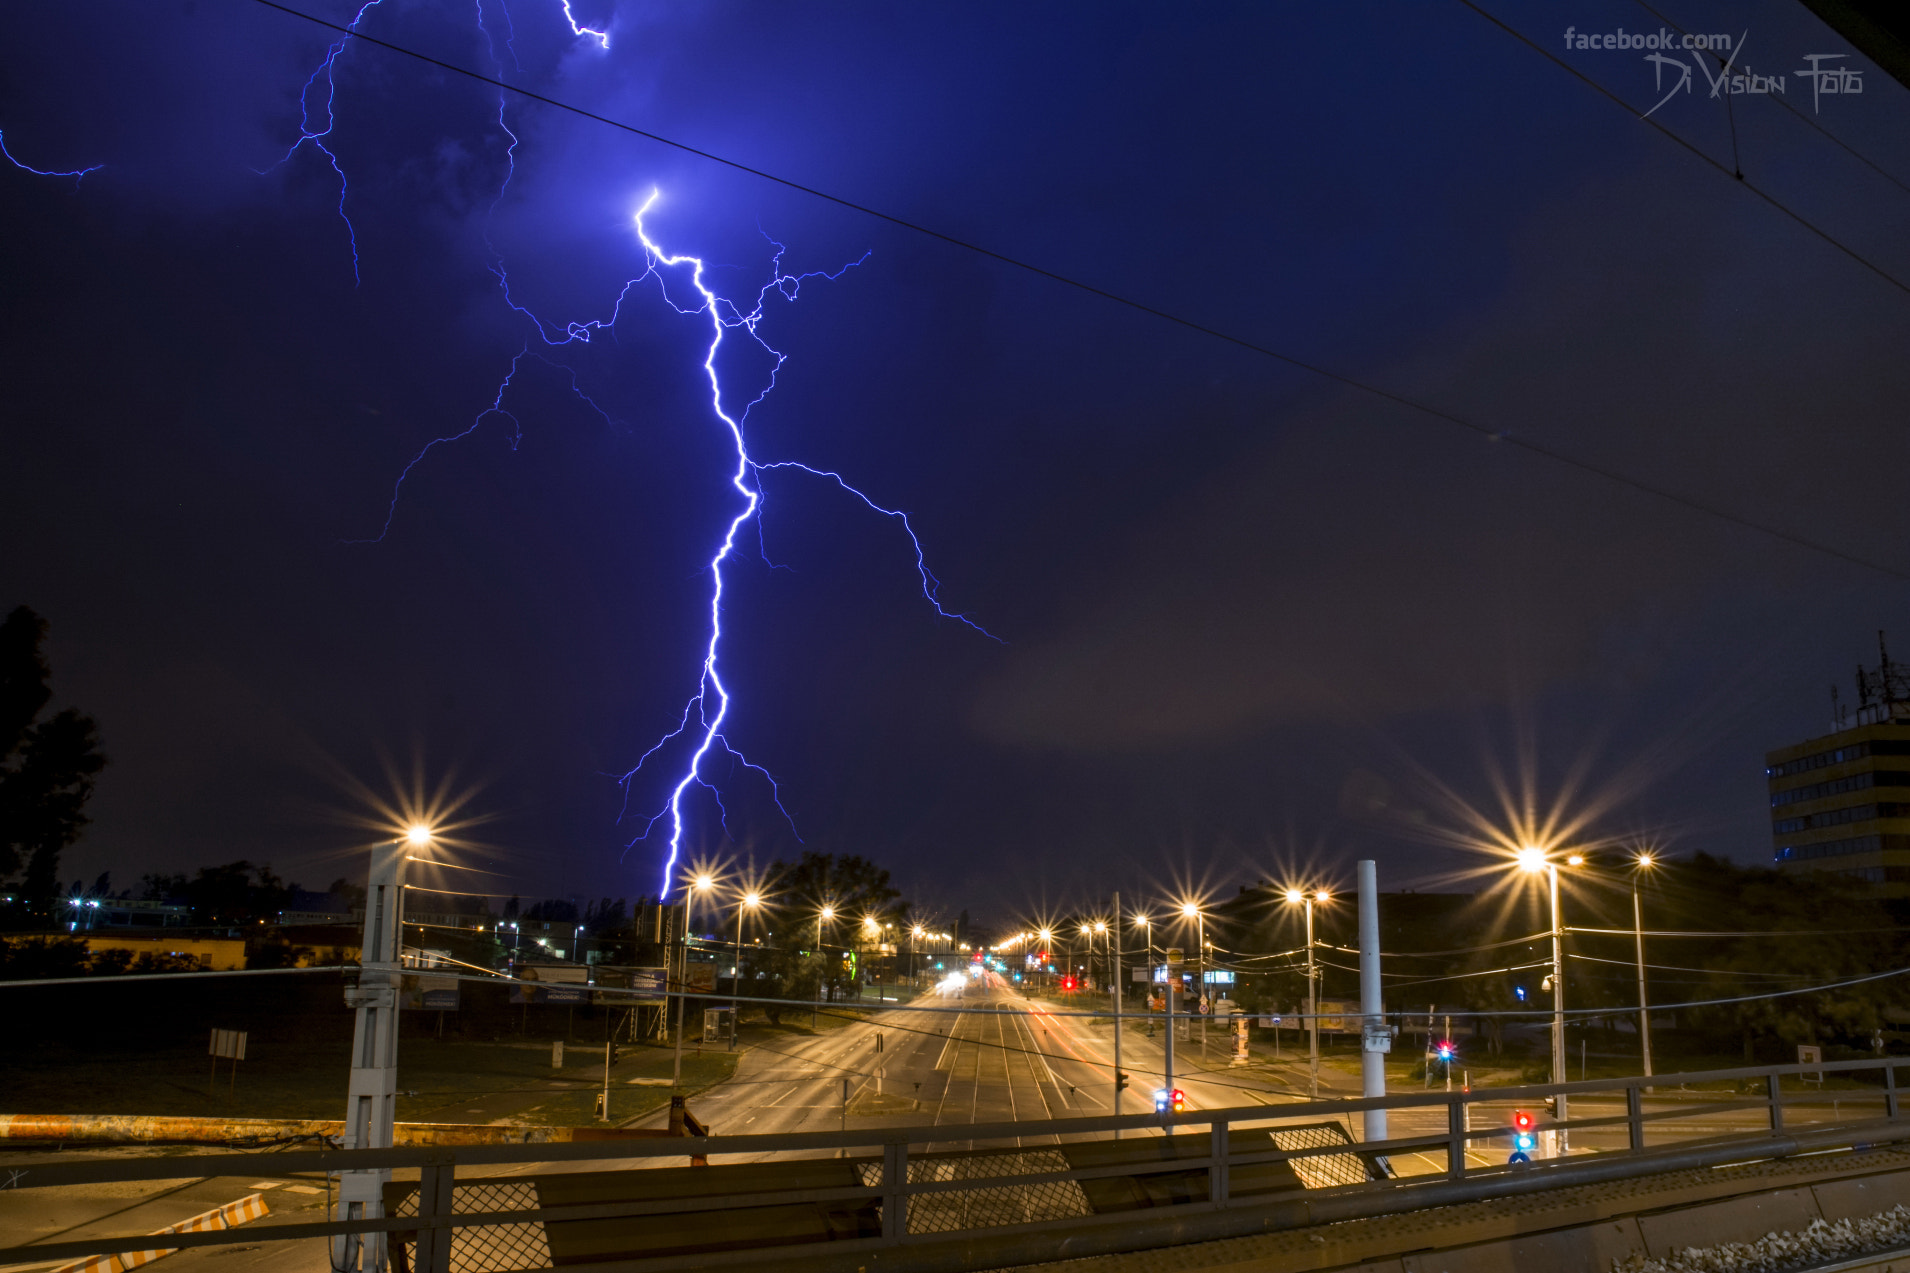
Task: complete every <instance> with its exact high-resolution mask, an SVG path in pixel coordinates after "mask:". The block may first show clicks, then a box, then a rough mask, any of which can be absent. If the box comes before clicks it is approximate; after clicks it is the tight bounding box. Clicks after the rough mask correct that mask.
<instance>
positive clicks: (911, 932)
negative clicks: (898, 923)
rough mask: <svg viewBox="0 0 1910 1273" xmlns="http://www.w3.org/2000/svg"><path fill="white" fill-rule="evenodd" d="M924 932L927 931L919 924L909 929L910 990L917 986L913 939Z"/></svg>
mask: <svg viewBox="0 0 1910 1273" xmlns="http://www.w3.org/2000/svg"><path fill="white" fill-rule="evenodd" d="M926 931H927V930H925V929H924V928H923V927H922V926H921V925H920V924H917V925H915V927H913V928H911V929H909V985H910V987H911V988H913V987H916V986H917V985H918V979H917V977H916V973H915V939H916V938H918V937H920V936H922V934H923V933H924V932H926Z"/></svg>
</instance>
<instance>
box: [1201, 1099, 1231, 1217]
mask: <svg viewBox="0 0 1910 1273" xmlns="http://www.w3.org/2000/svg"><path fill="white" fill-rule="evenodd" d="M1231 1150H1232V1146H1231V1145H1230V1144H1229V1142H1228V1139H1227V1120H1225V1119H1217V1120H1215V1121H1214V1122H1212V1123H1210V1124H1209V1125H1208V1131H1207V1156H1208V1158H1209V1162H1208V1164H1207V1201H1208V1202H1210V1203H1212V1204H1213V1205H1214V1208H1215V1209H1216V1210H1218V1209H1220V1208H1221V1207H1224V1206H1226V1205H1227V1194H1228V1184H1229V1183H1230V1182H1229V1181H1228V1179H1227V1166H1228V1163H1227V1158H1228V1155H1229V1153H1230V1152H1231Z"/></svg>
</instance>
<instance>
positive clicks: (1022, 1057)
mask: <svg viewBox="0 0 1910 1273" xmlns="http://www.w3.org/2000/svg"><path fill="white" fill-rule="evenodd" d="M1197 1028H1198V1027H1197V1026H1196V1029H1197ZM1160 1034H1161V1032H1160V1029H1159V1023H1158V1020H1157V1021H1156V1022H1155V1024H1154V1028H1153V1030H1152V1032H1151V1033H1150V1027H1149V1024H1148V1022H1147V1021H1146V1019H1144V1018H1143V1019H1141V1020H1137V1021H1135V1022H1134V1023H1132V1024H1129V1025H1126V1026H1124V1028H1123V1031H1122V1058H1121V1059H1122V1068H1123V1069H1124V1070H1125V1071H1126V1072H1127V1073H1128V1074H1129V1075H1130V1076H1131V1083H1130V1086H1129V1088H1128V1090H1127V1091H1126V1092H1125V1093H1123V1094H1122V1096H1121V1103H1120V1112H1122V1113H1127V1114H1138V1113H1144V1112H1147V1111H1149V1110H1151V1109H1152V1107H1153V1099H1152V1097H1153V1092H1154V1090H1155V1088H1157V1087H1158V1086H1160V1085H1161V1083H1162V1081H1163V1075H1162V1071H1163V1066H1164V1060H1165V1057H1164V1051H1163V1048H1162V1042H1163V1040H1162V1038H1161V1037H1160ZM1197 1038H1198V1036H1197V1034H1196V1037H1195V1039H1192V1040H1189V1041H1188V1042H1186V1043H1183V1044H1179V1045H1177V1047H1176V1054H1177V1060H1178V1061H1179V1063H1180V1064H1179V1067H1178V1072H1177V1073H1176V1075H1175V1084H1176V1085H1177V1086H1178V1087H1180V1088H1181V1089H1182V1090H1183V1091H1185V1092H1186V1093H1187V1096H1188V1104H1189V1106H1190V1108H1192V1109H1196V1110H1199V1109H1221V1108H1239V1107H1242V1106H1253V1105H1260V1106H1265V1107H1267V1108H1268V1112H1269V1115H1270V1116H1272V1117H1278V1113H1277V1111H1278V1109H1279V1108H1280V1107H1281V1106H1286V1105H1291V1104H1294V1103H1296V1102H1298V1101H1301V1100H1304V1099H1305V1086H1306V1078H1305V1070H1304V1061H1303V1060H1298V1059H1296V1060H1295V1061H1294V1062H1291V1063H1288V1064H1286V1065H1283V1066H1271V1065H1267V1064H1264V1063H1257V1064H1254V1065H1250V1066H1246V1067H1240V1068H1229V1067H1226V1066H1224V1065H1223V1064H1222V1062H1221V1055H1222V1054H1221V1047H1220V1045H1219V1044H1218V1043H1211V1045H1210V1046H1211V1051H1210V1056H1209V1061H1208V1063H1207V1067H1202V1066H1200V1065H1199V1064H1198V1061H1199V1044H1198V1041H1197ZM1113 1076H1114V1040H1113V1029H1112V1024H1111V1023H1110V1022H1108V1021H1106V1020H1105V1019H1098V1020H1097V1019H1093V1018H1090V1017H1087V1016H1083V1015H1075V1014H1074V1013H1073V1012H1072V1011H1070V1010H1068V1009H1065V1008H1057V1007H1056V1006H1054V1005H1052V1004H1050V1003H1048V1002H1046V1001H1041V1000H1030V999H1027V998H1024V997H1022V996H1021V995H1020V994H1018V993H1017V992H1015V991H1014V990H1013V988H1012V987H1010V986H1009V985H1008V984H1007V983H1005V982H1003V981H1002V980H1001V979H1000V978H999V977H995V976H993V975H990V976H988V977H987V978H985V979H983V980H981V981H971V982H970V983H968V984H967V985H966V986H965V987H963V988H962V989H961V990H960V991H959V993H958V992H954V991H945V992H936V991H930V992H927V993H925V994H923V995H922V996H920V997H919V998H917V999H915V1000H913V1001H911V1002H910V1003H908V1004H906V1005H903V1006H901V1007H897V1008H892V1009H887V1010H884V1011H882V1012H881V1013H879V1014H876V1015H874V1016H873V1017H872V1019H871V1020H868V1021H865V1022H857V1023H853V1024H849V1025H846V1026H843V1027H842V1028H840V1029H837V1030H834V1031H831V1032H829V1033H825V1034H819V1035H816V1036H813V1037H810V1038H800V1039H790V1038H787V1037H781V1038H777V1039H776V1040H775V1041H773V1042H767V1043H758V1044H754V1045H752V1046H751V1047H750V1048H749V1051H748V1052H747V1053H746V1055H745V1056H744V1058H743V1059H742V1062H741V1064H740V1065H739V1066H738V1069H737V1072H736V1075H735V1077H734V1078H733V1079H731V1080H730V1081H728V1082H726V1083H723V1084H721V1085H719V1086H717V1087H715V1088H712V1089H711V1090H709V1091H707V1092H705V1093H703V1094H702V1095H700V1096H698V1097H697V1098H696V1099H695V1100H694V1101H693V1103H692V1107H693V1109H694V1110H695V1112H696V1114H697V1115H698V1117H700V1118H701V1119H702V1120H703V1121H704V1122H706V1123H707V1124H709V1126H710V1128H711V1130H712V1131H714V1132H715V1133H717V1134H719V1135H768V1134H774V1133H793V1132H824V1131H837V1130H840V1129H842V1128H844V1127H845V1126H846V1127H847V1128H848V1129H849V1130H850V1131H867V1130H870V1129H872V1128H877V1127H890V1126H898V1127H900V1126H909V1127H919V1126H933V1127H942V1128H947V1129H949V1130H948V1132H947V1137H946V1139H942V1140H937V1141H934V1142H931V1145H932V1147H933V1148H936V1149H942V1150H959V1149H969V1148H976V1147H978V1146H977V1145H976V1143H975V1142H974V1141H973V1140H972V1139H969V1138H965V1137H964V1136H963V1135H962V1134H961V1130H960V1129H962V1128H965V1127H970V1126H974V1125H977V1124H985V1123H1013V1122H1029V1123H1032V1122H1039V1121H1043V1120H1048V1119H1055V1118H1068V1117H1091V1116H1094V1115H1100V1114H1109V1113H1113V1112H1115V1092H1114V1083H1113ZM1321 1077H1322V1088H1321V1095H1322V1096H1323V1097H1328V1098H1331V1097H1337V1096H1356V1095H1358V1092H1357V1080H1355V1079H1353V1078H1352V1077H1351V1076H1349V1075H1345V1074H1342V1073H1339V1072H1338V1071H1334V1070H1331V1069H1326V1070H1323V1071H1322V1076H1321ZM845 1083H846V1087H845ZM845 1094H846V1096H847V1103H846V1109H845ZM1750 1099H1751V1098H1750V1097H1748V1096H1747V1097H1736V1098H1734V1097H1730V1096H1727V1095H1724V1094H1721V1093H1697V1092H1680V1091H1675V1090H1665V1089H1661V1090H1660V1091H1658V1092H1657V1093H1655V1094H1653V1095H1650V1096H1648V1097H1646V1098H1645V1109H1646V1111H1647V1113H1655V1112H1663V1113H1666V1114H1669V1115H1671V1117H1669V1118H1668V1119H1666V1120H1664V1121H1662V1122H1659V1123H1655V1124H1653V1125H1652V1129H1651V1131H1650V1133H1649V1140H1648V1143H1649V1144H1651V1145H1652V1146H1654V1147H1655V1146H1658V1145H1663V1144H1668V1143H1672V1142H1674V1141H1678V1140H1691V1139H1700V1138H1709V1137H1714V1136H1721V1135H1727V1134H1730V1133H1732V1132H1745V1131H1753V1130H1758V1129H1761V1128H1763V1127H1765V1126H1767V1115H1766V1113H1765V1111H1764V1109H1763V1108H1762V1107H1761V1106H1759V1107H1756V1108H1745V1109H1732V1108H1729V1106H1731V1105H1732V1104H1734V1103H1737V1102H1740V1101H1748V1100H1750ZM1512 1112H1513V1111H1512V1107H1511V1106H1510V1105H1505V1104H1498V1103H1495V1104H1491V1105H1480V1106H1477V1107H1475V1108H1474V1110H1473V1113H1472V1119H1473V1124H1472V1125H1473V1127H1474V1128H1476V1129H1480V1130H1482V1131H1489V1132H1490V1133H1491V1138H1490V1139H1480V1140H1476V1141H1474V1142H1473V1143H1472V1145H1471V1148H1470V1150H1469V1153H1468V1161H1469V1162H1470V1163H1471V1164H1472V1165H1474V1166H1481V1167H1483V1166H1489V1165H1494V1164H1498V1163H1503V1162H1504V1161H1505V1159H1506V1155H1507V1152H1508V1150H1509V1148H1510V1146H1509V1143H1508V1142H1509V1134H1508V1132H1507V1131H1506V1129H1508V1128H1509V1127H1510V1124H1511V1117H1512ZM1533 1112H1534V1113H1536V1114H1538V1115H1540V1117H1541V1121H1542V1119H1543V1109H1542V1107H1541V1108H1540V1109H1537V1110H1534V1111H1533ZM1571 1112H1572V1115H1573V1116H1574V1117H1575V1118H1600V1117H1617V1116H1620V1115H1622V1114H1623V1112H1624V1109H1623V1103H1622V1101H1619V1100H1616V1099H1611V1098H1579V1099H1577V1100H1575V1101H1574V1102H1573V1104H1572V1107H1571ZM1882 1112H1883V1111H1882V1100H1881V1096H1877V1097H1869V1096H1864V1095H1861V1094H1856V1093H1823V1094H1820V1093H1811V1094H1808V1095H1802V1096H1797V1097H1793V1098H1790V1099H1787V1102H1786V1122H1787V1125H1789V1126H1791V1127H1797V1126H1805V1125H1809V1124H1813V1123H1824V1122H1832V1121H1839V1120H1850V1119H1857V1118H1873V1117H1878V1116H1880V1115H1881V1114H1882ZM667 1117H668V1114H667V1111H657V1112H656V1113H654V1114H652V1115H650V1116H648V1117H646V1118H644V1119H641V1120H638V1125H648V1126H660V1125H662V1124H663V1123H664V1122H665V1121H666V1120H667ZM1445 1117H1446V1115H1445V1110H1444V1108H1443V1107H1438V1106H1435V1107H1428V1108H1424V1109H1410V1110H1404V1109H1403V1110H1394V1111H1392V1112H1391V1114H1390V1117H1389V1132H1390V1134H1391V1136H1393V1137H1406V1136H1418V1135H1425V1136H1436V1135H1443V1134H1444V1132H1445ZM1306 1121H1311V1122H1316V1123H1317V1122H1320V1121H1323V1120H1321V1119H1320V1118H1319V1116H1317V1115H1315V1116H1313V1117H1312V1118H1310V1119H1308V1120H1306ZM1338 1121H1340V1123H1341V1125H1342V1126H1343V1127H1345V1128H1346V1129H1347V1131H1348V1132H1349V1133H1350V1134H1351V1135H1352V1136H1353V1137H1354V1138H1355V1139H1358V1137H1359V1133H1360V1128H1359V1119H1358V1116H1357V1115H1346V1116H1341V1118H1340V1119H1339V1120H1338ZM1128 1134H1131V1135H1136V1134H1137V1135H1159V1134H1160V1132H1159V1130H1158V1129H1152V1128H1147V1129H1140V1130H1139V1131H1137V1132H1132V1133H1128ZM1055 1139H1056V1138H1055V1137H1054V1136H1053V1135H1051V1134H1050V1135H1045V1136H1028V1137H1022V1138H1016V1139H1015V1140H1014V1142H1013V1143H1014V1144H1015V1145H1016V1146H1017V1147H1032V1146H1038V1145H1042V1144H1051V1143H1053V1142H1054V1140H1055ZM994 1143H995V1144H997V1145H999V1144H1000V1143H1001V1142H994ZM1625 1143H1626V1129H1625V1128H1624V1126H1622V1125H1618V1126H1613V1127H1604V1128H1595V1129H1583V1130H1580V1131H1578V1132H1575V1133H1574V1134H1573V1143H1572V1150H1573V1152H1574V1153H1580V1152H1589V1151H1595V1150H1610V1149H1619V1148H1623V1147H1624V1145H1625ZM104 1152H105V1153H106V1155H107V1156H112V1155H115V1154H120V1153H144V1152H149V1151H141V1150H135V1149H129V1150H120V1151H104ZM770 1156H771V1155H768V1154H751V1155H723V1156H720V1157H719V1158H717V1159H716V1160H715V1161H719V1162H749V1161H758V1160H761V1159H763V1158H767V1157H770ZM793 1156H832V1152H831V1151H810V1153H809V1154H802V1155H793ZM36 1157H37V1155H35V1154H33V1153H31V1152H23V1153H18V1154H9V1155H0V1168H4V1167H6V1166H8V1165H10V1164H18V1165H22V1166H24V1165H27V1164H30V1163H31V1162H32V1161H34V1159H35V1158H36ZM191 1157H192V1156H191V1155H190V1154H184V1155H181V1158H180V1168H181V1172H182V1174H181V1176H180V1177H179V1178H177V1179H173V1180H167V1181H152V1182H141V1183H139V1184H129V1185H118V1186H101V1187H95V1188H75V1189H61V1190H49V1191H46V1192H44V1193H42V1192H40V1191H37V1190H36V1191H16V1192H11V1193H9V1192H5V1191H0V1236H4V1237H5V1238H6V1239H7V1240H9V1241H10V1242H17V1241H20V1240H22V1239H25V1240H34V1239H38V1240H42V1241H45V1240H52V1239H54V1238H56V1237H82V1236H86V1235H88V1234H91V1233H101V1232H128V1231H133V1232H138V1231H151V1230H153V1229H157V1228H159V1227H161V1226H163V1225H166V1224H172V1223H175V1222H177V1221H179V1220H182V1219H184V1218H186V1217H188V1216H191V1215H194V1214H197V1213H199V1212H201V1211H205V1210H209V1209H211V1208H213V1207H216V1206H219V1205H222V1204H224V1203H228V1202H232V1201H235V1200H236V1199H238V1198H241V1197H243V1196H245V1195H246V1194H248V1193H252V1192H261V1193H263V1194H264V1195H265V1197H266V1200H267V1202H268V1204H269V1205H270V1206H271V1208H272V1213H273V1214H272V1216H271V1218H270V1220H268V1221H266V1222H265V1223H267V1224H269V1223H273V1222H281V1223H282V1222H285V1221H289V1220H307V1219H317V1218H320V1217H322V1216H323V1215H324V1213H325V1204H326V1200H327V1195H326V1191H325V1184H326V1182H325V1180H324V1178H323V1177H316V1178H306V1179H301V1178H297V1177H292V1176H280V1177H270V1178H268V1177H264V1176H261V1177H257V1178H244V1179H241V1178H236V1177H234V1178H205V1177H192V1176H190V1175H188V1174H185V1173H189V1172H190V1170H191ZM683 1161H684V1160H683V1159H682V1158H679V1157H674V1156H672V1157H669V1158H658V1159H649V1158H645V1159H613V1160H598V1161H594V1162H590V1163H538V1164H511V1165H508V1166H505V1165H499V1166H496V1167H492V1168H479V1169H474V1170H465V1171H461V1172H460V1173H459V1175H460V1178H461V1179H465V1180H476V1179H479V1178H481V1177H484V1176H504V1175H508V1176H521V1175H532V1174H546V1173H555V1172H568V1171H603V1170H606V1169H615V1168H619V1167H624V1168H637V1167H660V1166H680V1165H682V1163H683ZM1393 1166H1394V1168H1395V1170H1396V1171H1398V1172H1399V1173H1400V1174H1402V1175H1422V1174H1427V1173H1432V1172H1441V1171H1444V1170H1445V1155H1444V1151H1443V1149H1437V1148H1436V1149H1433V1150H1430V1151H1427V1152H1422V1153H1409V1154H1399V1155H1395V1156H1394V1158H1393ZM206 1260H217V1261H218V1267H219V1268H221V1269H223V1270H227V1271H228V1273H243V1271H244V1270H246V1269H249V1268H253V1267H257V1268H260V1269H266V1268H270V1269H272V1270H274V1273H278V1271H279V1270H286V1271H287V1273H321V1271H322V1270H323V1269H325V1267H326V1257H325V1251H324V1248H323V1246H322V1244H319V1243H316V1242H313V1243H303V1242H301V1243H296V1244H292V1245H291V1246H290V1247H289V1248H288V1247H264V1246H255V1245H252V1244H249V1243H248V1244H245V1245H243V1246H240V1247H237V1248H233V1247H224V1248H213V1249H208V1250H201V1251H188V1252H182V1253H180V1254H179V1255H176V1256H172V1257H168V1267H170V1268H175V1269H184V1268H186V1267H187V1266H189V1265H196V1264H199V1263H202V1262H204V1261H206ZM16 1267H17V1268H18V1269H20V1270H25V1269H32V1268H45V1267H49V1266H48V1265H27V1266H16ZM0 1273H10V1271H9V1270H0Z"/></svg>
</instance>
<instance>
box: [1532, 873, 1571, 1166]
mask: <svg viewBox="0 0 1910 1273" xmlns="http://www.w3.org/2000/svg"><path fill="white" fill-rule="evenodd" d="M1518 860H1519V869H1520V870H1522V871H1524V872H1526V873H1527V874H1529V875H1537V874H1538V873H1540V872H1541V871H1542V872H1544V873H1545V883H1546V892H1547V894H1548V895H1549V897H1550V898H1551V903H1552V978H1551V980H1552V1081H1553V1082H1554V1083H1563V1082H1565V929H1564V927H1563V925H1562V923H1561V921H1560V919H1559V868H1558V863H1557V862H1554V861H1553V860H1552V857H1551V855H1550V854H1549V853H1547V852H1546V851H1545V850H1544V849H1542V848H1539V847H1537V846H1535V845H1527V846H1526V847H1525V848H1522V849H1520V850H1519V856H1518ZM1584 862H1585V859H1584V857H1583V856H1581V855H1580V854H1577V853H1574V854H1571V855H1570V856H1568V857H1567V858H1566V859H1565V863H1566V865H1567V866H1582V865H1583V864H1584ZM1554 1099H1555V1100H1556V1101H1557V1103H1558V1106H1557V1107H1558V1115H1557V1121H1558V1122H1559V1123H1561V1124H1562V1123H1564V1122H1565V1120H1566V1118H1567V1114H1566V1110H1565V1106H1566V1101H1565V1093H1563V1092H1560V1093H1559V1094H1558V1095H1557V1096H1556V1097H1555V1098H1554ZM1553 1136H1554V1138H1555V1143H1556V1145H1557V1153H1558V1155H1559V1156H1560V1157H1563V1156H1564V1155H1565V1154H1566V1153H1567V1152H1568V1151H1569V1150H1570V1148H1571V1145H1570V1137H1569V1136H1568V1134H1567V1133H1566V1132H1565V1131H1563V1130H1562V1129H1561V1130H1558V1131H1555V1132H1553Z"/></svg>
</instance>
